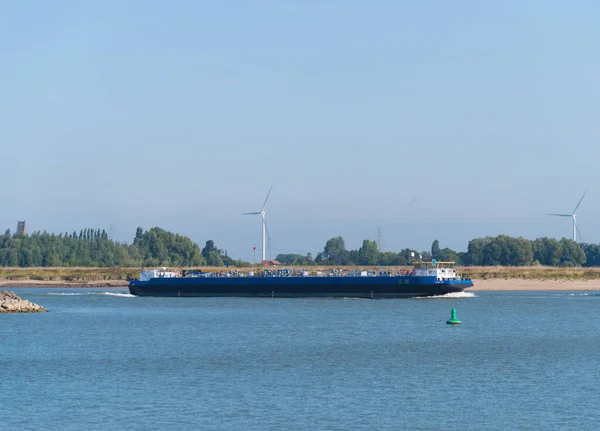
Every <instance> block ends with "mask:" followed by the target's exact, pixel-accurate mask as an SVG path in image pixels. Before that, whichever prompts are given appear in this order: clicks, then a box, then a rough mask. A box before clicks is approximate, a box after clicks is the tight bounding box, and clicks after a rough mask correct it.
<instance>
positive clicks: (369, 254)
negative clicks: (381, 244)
mask: <svg viewBox="0 0 600 431" xmlns="http://www.w3.org/2000/svg"><path fill="white" fill-rule="evenodd" d="M378 259H379V249H378V248H377V243H376V242H375V241H369V240H368V239H365V240H364V241H363V245H362V247H361V248H360V249H359V250H358V264H359V265H376V264H377V261H378Z"/></svg>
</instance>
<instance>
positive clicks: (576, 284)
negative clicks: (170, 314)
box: [0, 278, 600, 292]
mask: <svg viewBox="0 0 600 431" xmlns="http://www.w3.org/2000/svg"><path fill="white" fill-rule="evenodd" d="M473 283H474V286H473V287H469V288H467V289H465V291H466V292H508V291H514V292H527V291H573V292H582V291H600V280H526V279H519V278H512V279H487V280H478V279H474V280H473ZM128 285H129V282H128V281H125V280H102V281H101V280H93V281H84V282H69V281H63V280H0V288H46V289H86V288H111V289H117V288H118V289H126V288H127V287H128Z"/></svg>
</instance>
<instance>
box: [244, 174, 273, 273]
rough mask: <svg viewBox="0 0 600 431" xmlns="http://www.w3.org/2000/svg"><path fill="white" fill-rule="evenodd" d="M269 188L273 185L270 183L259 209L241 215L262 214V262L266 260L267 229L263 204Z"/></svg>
mask: <svg viewBox="0 0 600 431" xmlns="http://www.w3.org/2000/svg"><path fill="white" fill-rule="evenodd" d="M271 190H273V185H271V188H270V189H269V193H267V198H266V199H265V203H264V204H263V206H262V208H261V209H260V211H256V212H252V213H243V214H242V215H261V216H262V261H261V262H264V261H265V260H267V256H266V242H267V240H266V235H265V233H266V231H267V222H266V220H265V214H266V211H265V206H266V205H267V201H268V200H269V195H270V194H271Z"/></svg>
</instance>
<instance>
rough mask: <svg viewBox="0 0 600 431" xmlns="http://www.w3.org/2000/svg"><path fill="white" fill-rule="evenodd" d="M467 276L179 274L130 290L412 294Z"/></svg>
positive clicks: (443, 290) (438, 290)
mask: <svg viewBox="0 0 600 431" xmlns="http://www.w3.org/2000/svg"><path fill="white" fill-rule="evenodd" d="M471 286H473V283H472V282H471V281H470V280H445V281H437V280H436V278H435V277H417V276H390V277H386V276H381V277H239V278H238V277H206V278H204V277H196V278H194V277H189V278H186V277H179V278H153V279H151V280H149V281H138V280H133V281H131V282H130V284H129V292H130V293H131V294H133V295H136V296H158V297H253V298H311V297H316V298H372V299H377V298H413V297H422V296H437V295H444V294H447V293H455V292H462V291H463V290H464V289H466V288H469V287H471Z"/></svg>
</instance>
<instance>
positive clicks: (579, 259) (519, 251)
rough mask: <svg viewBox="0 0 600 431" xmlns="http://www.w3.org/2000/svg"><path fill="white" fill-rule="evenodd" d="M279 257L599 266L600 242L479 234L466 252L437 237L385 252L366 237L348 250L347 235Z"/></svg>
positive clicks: (300, 261)
mask: <svg viewBox="0 0 600 431" xmlns="http://www.w3.org/2000/svg"><path fill="white" fill-rule="evenodd" d="M276 259H277V260H278V261H279V262H281V263H283V264H286V265H290V264H297V265H311V264H312V265H369V266H388V265H392V266H404V265H409V264H410V263H412V262H413V261H415V260H421V261H431V260H432V259H436V260H438V261H444V262H456V263H457V264H458V265H464V266H497V265H500V266H531V265H548V266H565V267H574V266H600V245H599V244H579V243H577V242H575V241H573V240H570V239H567V238H563V239H561V240H557V239H554V238H538V239H535V240H533V241H531V240H528V239H525V238H522V237H519V238H514V237H510V236H506V235H498V236H496V237H485V238H476V239H473V240H471V241H469V245H468V248H467V251H466V252H457V251H455V250H452V249H450V248H448V247H446V248H441V247H440V243H439V241H438V240H437V239H436V240H435V241H433V243H432V245H431V250H427V251H417V250H414V249H409V248H406V249H403V250H401V251H400V252H398V253H396V252H391V251H387V252H382V251H380V250H379V249H378V247H377V243H376V242H375V241H371V240H364V241H363V244H362V247H360V248H359V249H358V250H347V249H346V246H345V242H344V238H342V237H341V236H338V237H335V238H331V239H329V240H328V241H327V243H326V244H325V247H324V249H323V251H322V252H320V253H318V254H317V256H316V258H315V259H314V260H313V259H312V257H311V256H310V254H308V255H306V256H304V255H300V254H280V255H278V256H277V257H276Z"/></svg>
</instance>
